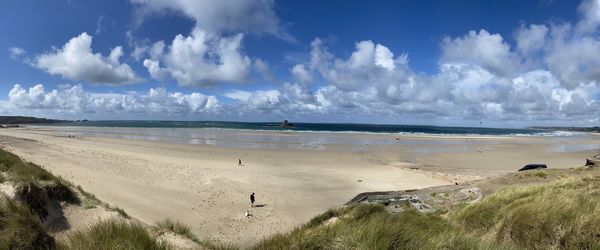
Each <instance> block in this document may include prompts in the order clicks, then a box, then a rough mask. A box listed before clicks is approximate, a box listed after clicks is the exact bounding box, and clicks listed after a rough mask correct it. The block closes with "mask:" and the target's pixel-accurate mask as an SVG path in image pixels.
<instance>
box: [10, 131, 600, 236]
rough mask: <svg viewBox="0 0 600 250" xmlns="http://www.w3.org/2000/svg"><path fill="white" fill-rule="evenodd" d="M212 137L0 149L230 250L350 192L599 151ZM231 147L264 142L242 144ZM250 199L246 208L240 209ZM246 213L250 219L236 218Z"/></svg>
mask: <svg viewBox="0 0 600 250" xmlns="http://www.w3.org/2000/svg"><path fill="white" fill-rule="evenodd" d="M106 130H110V129H106ZM105 132H106V131H105ZM121 132H122V131H121ZM220 133H222V134H217V136H214V135H213V137H211V138H212V139H211V140H212V141H213V143H207V142H206V141H211V140H205V141H204V143H189V141H179V140H175V139H174V140H165V139H163V138H161V137H160V136H158V137H155V139H151V138H150V139H149V138H148V137H144V136H141V137H140V136H139V135H138V136H135V135H133V136H132V135H127V134H125V135H123V133H121V134H116V133H113V134H111V133H109V132H106V133H96V134H91V133H89V131H88V132H86V133H83V132H81V128H56V127H24V128H11V129H1V130H0V142H1V144H2V147H4V148H5V149H7V150H9V151H11V152H13V153H15V154H17V155H19V156H21V157H22V158H24V159H25V160H27V161H30V162H34V163H37V164H39V165H41V166H43V167H45V168H46V169H48V170H49V171H51V172H52V173H53V174H55V175H59V176H62V177H63V178H65V179H66V180H69V181H71V182H73V183H75V184H76V185H81V186H82V187H83V188H84V189H85V190H87V191H89V192H91V193H93V194H95V195H96V196H97V197H98V198H100V199H101V200H104V201H106V202H109V203H111V204H113V205H115V206H118V207H121V208H123V209H124V210H125V211H127V213H129V214H130V215H131V216H133V217H135V218H137V219H139V220H141V221H143V222H145V223H148V224H153V223H155V222H157V221H161V220H164V219H165V218H170V219H173V220H177V221H181V222H183V223H185V224H187V225H189V226H190V228H191V229H192V230H193V231H194V232H195V233H196V234H197V235H198V236H199V237H200V238H205V239H211V240H216V241H220V242H227V243H233V244H236V245H239V246H249V245H251V244H253V243H256V242H257V241H258V240H260V239H262V238H263V237H266V236H269V235H272V234H274V233H278V232H287V231H289V230H292V229H293V228H294V227H297V226H299V225H301V224H303V223H306V222H307V221H308V220H310V219H311V218H312V217H314V216H315V215H318V214H320V213H322V212H324V211H326V210H327V209H329V208H331V207H337V206H340V205H343V204H344V203H346V202H347V201H349V200H350V199H351V198H353V197H354V196H356V195H357V194H359V193H361V192H370V191H390V190H405V189H418V188H425V187H431V186H439V185H447V184H454V183H455V182H464V181H469V180H473V179H478V178H487V177H491V176H498V175H502V174H505V173H508V172H513V171H516V170H517V169H519V168H520V167H522V166H523V165H524V164H527V163H545V164H548V166H549V167H550V168H569V167H576V166H581V165H583V164H584V163H585V157H587V156H590V155H593V154H595V153H596V152H597V151H596V150H595V149H594V148H595V147H596V148H597V146H598V145H600V136H598V135H592V134H586V135H582V136H572V137H568V136H567V137H543V136H527V137H514V136H503V137H497V136H480V137H473V136H424V135H418V136H416V135H400V136H393V137H392V136H390V135H387V134H386V135H377V134H344V133H337V134H326V133H323V135H322V137H335V138H338V137H340V138H342V139H339V140H338V141H336V140H333V141H331V140H330V141H327V142H326V143H312V142H311V143H308V144H307V143H306V141H307V139H306V137H310V138H319V137H320V136H321V135H319V134H318V133H316V134H302V133H284V132H269V131H250V132H249V131H244V132H239V131H229V130H224V131H221V132H220ZM236 133H237V134H236ZM150 134H151V133H150ZM230 134H234V135H230ZM240 134H241V135H240ZM242 135H243V136H258V138H268V141H267V142H264V141H260V140H258V141H259V143H256V142H252V141H247V140H245V139H243V138H246V137H243V136H242ZM220 136H223V137H227V136H231V137H232V138H237V139H235V140H230V141H229V142H230V143H229V144H226V143H225V144H224V143H223V142H218V141H219V137H220ZM303 136H304V137H303ZM163 137H166V136H163ZM295 137H303V138H295ZM240 138H242V139H240ZM251 138H255V137H251ZM273 138H275V139H273ZM286 138H287V139H286ZM290 138H291V139H290ZM396 138H398V139H397V140H396ZM253 140H256V139H253ZM311 140H312V139H311ZM311 140H309V141H311ZM231 141H233V142H237V143H233V144H232V143H231ZM290 141H291V142H290ZM294 141H299V142H301V143H298V144H294V143H293V142H294ZM378 141H383V142H385V143H376V142H378ZM240 142H241V143H240ZM348 142H350V143H348ZM354 142H359V143H354ZM257 144H259V145H257ZM238 159H240V160H241V161H242V166H238ZM253 192H254V193H256V198H257V202H256V205H258V206H257V207H250V201H249V195H250V194H251V193H253ZM247 211H248V212H249V213H250V214H252V216H250V217H247V216H245V213H246V212H247Z"/></svg>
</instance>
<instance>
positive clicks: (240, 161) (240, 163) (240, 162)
mask: <svg viewBox="0 0 600 250" xmlns="http://www.w3.org/2000/svg"><path fill="white" fill-rule="evenodd" d="M241 165H242V159H238V167H239V166H241Z"/></svg>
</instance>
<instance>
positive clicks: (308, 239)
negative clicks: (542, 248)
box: [254, 204, 502, 249]
mask: <svg viewBox="0 0 600 250" xmlns="http://www.w3.org/2000/svg"><path fill="white" fill-rule="evenodd" d="M334 217H335V218H337V221H336V222H332V223H325V222H326V221H328V220H330V219H332V218H334ZM500 248H502V247H500V246H496V245H495V244H493V243H487V242H482V241H480V240H479V239H478V238H475V237H471V236H469V235H467V234H463V233H461V232H460V231H459V230H458V229H457V228H456V227H455V226H454V225H452V224H451V223H450V222H448V221H447V220H446V219H444V218H443V217H442V216H440V215H439V214H423V213H419V212H417V211H415V210H406V211H404V212H402V213H399V214H390V213H388V212H387V211H386V210H385V208H384V207H383V206H382V205H364V204H359V205H355V206H353V207H348V208H338V209H332V210H329V211H327V212H326V213H324V214H322V215H321V216H317V217H315V219H313V220H311V221H310V222H309V223H307V224H306V225H304V226H302V227H300V228H297V229H295V230H294V231H292V232H290V233H286V234H277V235H275V236H273V237H270V238H268V239H264V240H262V241H260V242H259V243H258V244H257V245H256V246H255V248H254V249H500Z"/></svg>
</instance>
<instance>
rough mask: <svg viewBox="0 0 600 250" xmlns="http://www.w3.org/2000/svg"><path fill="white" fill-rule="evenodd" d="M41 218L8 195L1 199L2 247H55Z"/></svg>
mask: <svg viewBox="0 0 600 250" xmlns="http://www.w3.org/2000/svg"><path fill="white" fill-rule="evenodd" d="M54 246H55V244H54V239H53V238H52V236H50V235H49V234H48V230H47V229H46V228H45V227H44V225H43V224H42V222H41V220H40V218H39V217H38V216H37V215H35V214H34V213H32V212H31V210H30V209H29V208H28V207H26V206H24V205H20V204H17V203H15V202H14V201H12V200H11V199H9V198H7V197H3V198H2V200H0V249H54Z"/></svg>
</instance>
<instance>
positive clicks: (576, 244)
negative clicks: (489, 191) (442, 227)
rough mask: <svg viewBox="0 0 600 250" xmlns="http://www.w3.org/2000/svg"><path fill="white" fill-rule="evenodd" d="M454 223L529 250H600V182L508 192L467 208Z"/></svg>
mask: <svg viewBox="0 0 600 250" xmlns="http://www.w3.org/2000/svg"><path fill="white" fill-rule="evenodd" d="M454 220H455V222H456V223H457V224H458V225H459V226H460V227H461V228H462V229H463V230H468V231H472V232H476V233H478V234H481V235H485V236H488V237H489V238H491V239H492V240H494V241H495V242H503V243H508V244H511V245H515V246H519V247H524V248H535V249H549V248H561V249H600V177H597V176H596V177H583V178H569V179H564V180H559V181H555V182H551V183H546V184H539V185H530V186H525V187H517V188H508V189H505V190H502V191H500V192H496V193H494V194H493V195H491V196H490V197H487V198H485V199H484V200H483V201H482V202H479V203H475V204H472V205H469V206H466V207H464V208H463V209H461V210H459V211H458V212H457V213H456V214H455V216H454Z"/></svg>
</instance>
